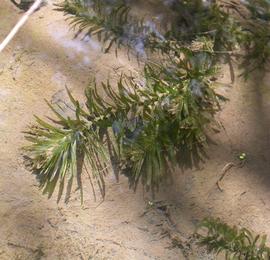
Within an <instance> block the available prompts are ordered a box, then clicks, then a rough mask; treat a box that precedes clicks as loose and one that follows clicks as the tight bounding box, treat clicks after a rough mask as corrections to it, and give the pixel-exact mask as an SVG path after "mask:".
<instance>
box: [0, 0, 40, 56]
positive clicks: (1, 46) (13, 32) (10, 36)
mask: <svg viewBox="0 0 270 260" xmlns="http://www.w3.org/2000/svg"><path fill="white" fill-rule="evenodd" d="M42 1H43V0H36V1H35V3H34V4H33V5H32V6H31V7H30V8H29V9H28V11H27V12H26V13H25V14H24V15H23V17H22V18H21V19H20V20H19V21H18V23H17V24H16V25H15V26H14V27H13V29H12V30H11V32H10V33H9V34H8V36H7V37H6V38H5V39H4V41H3V42H2V43H1V44H0V53H1V52H2V51H3V50H4V48H5V47H6V46H7V45H8V43H9V42H10V41H11V40H12V39H13V37H14V36H15V35H16V33H17V32H18V31H19V30H20V28H21V27H22V26H23V25H24V24H25V22H26V21H27V19H28V18H29V16H30V15H31V14H32V13H33V12H34V11H35V10H36V9H38V8H39V6H40V4H41V3H42Z"/></svg>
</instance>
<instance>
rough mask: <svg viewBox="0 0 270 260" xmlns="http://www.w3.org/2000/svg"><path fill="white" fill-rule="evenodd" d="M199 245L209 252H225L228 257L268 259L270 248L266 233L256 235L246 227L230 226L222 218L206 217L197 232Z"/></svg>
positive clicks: (241, 259)
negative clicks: (267, 243)
mask: <svg viewBox="0 0 270 260" xmlns="http://www.w3.org/2000/svg"><path fill="white" fill-rule="evenodd" d="M197 236H198V238H199V245H201V246H206V247H207V249H208V251H209V252H212V253H215V254H220V253H225V256H226V259H238V260H267V259H270V248H269V247H268V246H266V235H263V236H260V235H256V236H254V235H253V234H252V232H250V231H249V230H247V229H246V228H241V229H238V228H237V227H230V226H229V225H227V224H226V223H223V222H222V221H221V220H220V219H205V220H204V221H202V223H201V225H200V226H199V230H198V232H197Z"/></svg>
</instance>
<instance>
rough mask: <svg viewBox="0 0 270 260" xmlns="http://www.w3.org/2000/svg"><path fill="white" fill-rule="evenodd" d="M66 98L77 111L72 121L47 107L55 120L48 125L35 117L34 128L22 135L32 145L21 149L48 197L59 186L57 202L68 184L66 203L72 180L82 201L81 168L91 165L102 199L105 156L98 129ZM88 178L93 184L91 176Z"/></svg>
mask: <svg viewBox="0 0 270 260" xmlns="http://www.w3.org/2000/svg"><path fill="white" fill-rule="evenodd" d="M69 96H70V99H71V101H72V102H73V105H74V107H75V109H76V116H75V119H71V118H70V117H64V116H62V115H61V114H60V113H59V112H58V111H57V110H56V109H55V108H54V107H53V106H51V105H50V104H49V106H50V108H51V110H52V111H53V112H54V114H55V116H56V119H50V118H49V120H50V121H51V122H46V121H44V120H42V119H40V118H38V117H36V125H34V126H31V127H30V129H29V131H27V132H25V134H26V139H27V140H28V141H29V142H30V143H31V144H30V145H28V146H26V147H24V150H25V151H26V153H27V156H28V160H29V161H30V163H31V164H30V166H31V168H32V171H33V172H35V173H36V174H37V177H38V179H39V182H40V187H41V188H42V189H43V192H44V194H48V197H49V198H50V197H51V196H52V194H53V192H54V190H55V188H56V185H57V183H58V184H59V192H58V201H59V200H60V199H61V196H62V194H63V190H64V186H65V182H67V190H66V201H68V199H69V196H70V192H71V188H72V183H73V181H74V178H75V179H77V184H78V188H79V189H80V190H81V199H83V196H82V195H83V193H82V182H81V173H82V168H83V166H84V165H85V166H90V169H91V173H92V177H93V178H94V181H95V182H96V183H97V185H98V187H99V188H100V192H101V195H102V196H104V195H105V186H104V180H103V176H104V171H103V170H102V169H104V164H103V162H104V161H106V153H105V151H104V148H103V144H102V142H101V138H100V136H99V131H100V129H99V128H98V127H97V126H93V125H91V122H89V121H87V120H86V119H85V117H86V116H87V114H86V112H84V111H83V110H82V109H81V108H80V106H79V103H78V102H76V101H75V100H74V98H73V97H72V96H71V94H70V93H69ZM89 178H90V181H91V184H92V179H91V176H90V175H89ZM92 187H93V186H92ZM93 192H95V191H94V190H93Z"/></svg>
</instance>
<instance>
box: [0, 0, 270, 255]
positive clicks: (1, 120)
mask: <svg viewBox="0 0 270 260" xmlns="http://www.w3.org/2000/svg"><path fill="white" fill-rule="evenodd" d="M21 15H22V13H21V12H20V11H19V10H18V9H17V8H16V7H15V6H14V5H12V3H11V1H8V0H2V1H1V3H0V39H3V38H4V36H5V35H6V34H7V33H8V32H9V30H10V29H11V28H12V26H13V25H14V24H15V23H16V21H17V19H18V18H19V17H20V16H21ZM72 36H73V34H72V32H69V30H68V25H67V23H66V22H65V21H64V20H63V16H62V14H60V13H56V12H54V11H53V10H52V6H50V5H48V6H45V7H43V8H41V9H40V10H39V11H37V12H36V13H35V14H34V15H33V16H32V17H31V19H30V20H29V21H28V23H27V24H26V25H25V26H24V28H23V29H22V30H21V31H20V33H19V34H18V35H17V36H16V38H15V39H14V40H13V41H12V42H11V44H10V45H9V46H8V48H7V49H6V50H5V51H4V52H3V53H1V54H0V143H1V146H0V259H128V260H130V259H138V260H141V259H184V254H186V255H188V259H212V258H211V256H207V255H204V253H203V252H202V251H200V252H199V256H198V254H197V253H198V252H197V251H196V250H195V251H194V250H193V251H192V250H191V251H189V250H186V246H185V243H184V242H185V239H188V237H189V236H190V235H191V234H192V232H193V231H194V229H195V227H196V224H197V223H198V221H199V220H201V219H202V218H203V217H205V216H213V217H220V218H222V219H223V220H225V221H228V222H229V223H231V224H237V225H240V226H245V227H248V228H250V229H252V230H254V231H255V232H259V233H266V234H268V235H270V211H269V210H270V201H269V199H268V198H269V196H270V191H269V188H268V187H269V183H270V174H269V162H270V161H269V156H270V151H269V150H270V146H269V140H270V139H269V123H270V118H269V117H270V113H269V111H270V110H269V108H270V88H269V86H268V82H269V77H270V76H269V75H256V77H255V76H254V77H253V78H252V79H250V80H249V81H248V82H244V81H240V80H237V81H236V82H235V83H234V84H233V86H232V87H231V88H224V89H223V90H222V91H223V92H224V93H225V95H226V96H227V97H228V98H229V99H230V101H228V102H227V103H226V104H224V105H223V106H224V107H223V111H222V113H220V114H219V115H218V120H219V121H220V122H221V123H222V125H223V126H224V128H225V130H223V131H222V132H221V133H219V134H216V136H214V140H215V144H213V145H210V146H209V149H208V154H209V160H207V162H206V163H205V164H204V165H201V168H200V169H193V170H187V171H185V172H182V171H180V170H179V171H178V172H177V173H176V179H175V182H174V183H173V184H172V186H170V188H169V189H168V190H162V191H161V192H160V194H158V196H157V198H156V200H157V203H156V204H155V205H156V206H155V207H153V209H148V208H147V207H148V206H147V202H148V201H149V199H150V197H149V198H148V195H147V194H146V195H145V196H144V197H143V195H142V192H141V191H140V190H138V192H137V193H136V194H134V193H133V192H132V191H130V190H129V189H128V185H127V181H126V179H125V178H121V179H120V182H119V183H116V182H115V179H114V177H113V176H108V178H107V196H106V199H105V201H104V202H103V203H101V204H100V201H97V202H95V201H94V200H93V196H92V193H91V191H90V188H89V187H87V185H86V188H85V203H84V206H83V207H81V205H80V199H79V194H77V193H76V192H74V194H72V199H71V201H70V203H69V204H68V205H65V204H64V203H60V204H58V205H57V204H56V202H55V200H54V199H52V200H47V198H46V197H45V196H42V194H41V192H40V190H39V189H38V185H37V182H36V180H35V177H34V176H33V175H31V173H30V172H28V171H27V170H26V169H25V168H24V166H23V157H22V153H21V150H20V147H22V146H23V145H24V144H25V141H24V138H23V133H22V131H24V130H25V129H26V127H27V125H29V124H30V123H31V122H33V115H34V114H37V115H41V116H42V115H48V113H49V111H48V107H47V105H46V104H45V102H44V101H43V99H44V98H45V99H47V100H49V101H51V102H52V103H56V102H62V101H63V100H65V99H66V98H67V97H66V94H65V90H64V87H65V86H67V87H69V88H70V89H71V90H72V92H73V93H74V95H75V96H76V97H77V98H78V99H80V100H83V92H84V88H85V87H86V86H87V83H88V82H89V81H90V80H91V79H92V78H93V77H94V76H95V77H96V78H97V80H98V81H100V80H104V79H107V78H108V77H110V78H112V79H114V78H115V77H117V74H118V73H119V72H120V71H121V70H124V71H130V70H131V71H136V70H137V69H138V65H137V62H136V59H134V60H133V59H131V60H129V59H128V57H127V55H126V53H125V52H123V53H121V52H120V53H119V55H118V57H117V58H116V57H115V55H114V53H113V52H112V53H111V54H106V55H105V54H103V53H102V51H101V47H100V45H99V43H98V42H97V41H95V40H93V39H90V38H88V39H86V40H85V41H80V40H77V39H76V40H74V39H72ZM225 71H226V70H225ZM221 78H222V80H223V81H225V82H229V81H230V75H229V73H227V72H226V73H224V75H221ZM242 152H245V153H246V154H247V161H246V162H245V164H244V165H243V167H233V168H232V169H231V170H230V171H229V173H228V174H227V175H226V176H225V178H224V179H223V181H222V187H223V189H224V190H223V192H221V191H220V190H219V189H218V188H217V186H216V181H217V180H218V178H219V177H220V175H221V173H222V169H223V167H224V166H225V165H226V164H227V163H229V162H235V163H237V156H238V155H239V154H240V153H242ZM87 189H89V192H87ZM181 245H183V246H181ZM187 251H188V252H187ZM196 252H197V253H196Z"/></svg>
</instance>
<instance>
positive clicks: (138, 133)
mask: <svg viewBox="0 0 270 260" xmlns="http://www.w3.org/2000/svg"><path fill="white" fill-rule="evenodd" d="M174 51H175V54H176V55H173V56H171V57H170V58H169V57H167V58H166V59H165V60H164V63H163V65H157V64H154V63H147V64H146V65H145V68H144V73H143V77H142V80H143V81H140V80H138V79H137V80H136V79H134V78H130V77H127V76H124V75H123V76H122V77H121V78H120V79H119V81H118V84H117V87H116V88H114V87H113V86H111V84H110V82H107V83H102V84H101V86H98V87H97V86H96V84H94V83H93V85H91V86H90V87H88V88H87V90H86V93H85V95H86V99H87V101H86V109H85V108H83V107H82V106H81V105H80V104H79V102H78V101H76V100H75V99H74V98H73V96H72V95H71V94H69V96H70V99H71V101H72V103H73V106H74V110H75V111H76V113H75V115H74V118H73V119H71V118H70V117H64V116H63V115H61V114H59V113H58V112H57V110H56V109H55V108H53V107H52V106H50V107H51V109H52V110H53V111H54V113H55V114H56V116H57V119H50V120H51V122H52V123H53V124H49V123H47V122H45V121H43V120H41V119H39V118H37V125H35V126H32V127H31V128H30V131H28V132H27V133H26V138H27V139H28V140H29V141H30V142H31V143H32V144H31V145H30V146H28V147H27V148H26V151H27V152H28V156H29V159H30V161H31V165H32V170H34V171H35V172H37V175H38V177H39V178H40V180H41V182H40V184H41V187H43V188H44V192H45V193H48V194H49V196H51V194H52V193H53V190H54V189H55V187H56V183H57V182H58V181H59V182H60V192H59V194H60V196H61V194H62V189H63V185H64V180H65V178H67V179H68V180H69V182H70V183H72V179H73V178H75V177H78V176H80V173H81V167H82V165H83V164H84V162H85V160H86V159H87V162H88V165H89V166H90V169H91V172H92V173H93V177H94V179H95V180H97V181H98V182H99V184H100V185H99V186H100V187H101V191H102V195H104V194H105V193H104V186H103V176H104V171H103V169H107V167H109V166H110V163H109V161H108V159H107V158H108V157H106V155H108V154H110V149H113V150H114V158H113V159H114V160H112V163H113V162H114V163H115V162H116V164H117V167H118V169H119V170H120V173H122V174H125V175H126V176H127V177H128V178H129V182H130V186H131V188H133V189H136V187H137V184H138V183H139V182H140V181H141V182H142V184H143V185H144V187H146V189H147V190H152V191H153V192H155V191H156V190H158V188H159V186H160V185H161V184H162V183H163V181H164V180H165V179H166V178H167V177H168V176H170V173H171V169H172V168H173V167H174V166H175V165H176V164H177V163H180V162H182V163H186V164H188V163H189V164H190V165H193V164H197V163H198V162H199V161H201V160H202V159H203V157H204V146H205V144H206V143H207V139H208V133H210V128H211V127H210V126H211V125H212V126H213V127H215V125H214V115H215V113H216V112H217V111H218V110H219V109H220V107H219V102H220V100H221V99H223V97H222V96H221V95H219V94H217V93H216V91H215V85H214V82H213V81H212V80H211V78H212V77H213V76H214V75H216V73H217V67H216V66H214V65H213V64H212V62H211V55H212V54H211V53H206V52H204V51H203V49H202V50H199V49H197V50H191V49H190V48H187V47H181V46H178V47H177V46H175V50H174ZM100 88H102V90H103V92H104V93H106V97H102V96H100V94H99V89H100ZM110 158H111V159H112V156H110ZM78 165H80V166H78ZM79 186H80V182H79ZM60 196H59V197H60Z"/></svg>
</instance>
